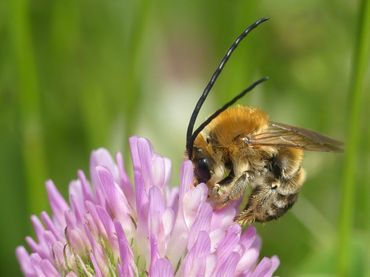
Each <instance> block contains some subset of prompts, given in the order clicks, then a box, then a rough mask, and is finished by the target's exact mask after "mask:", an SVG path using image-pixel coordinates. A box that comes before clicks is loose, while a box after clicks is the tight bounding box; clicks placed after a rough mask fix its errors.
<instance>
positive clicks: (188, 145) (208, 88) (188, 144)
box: [186, 18, 268, 159]
mask: <svg viewBox="0 0 370 277" xmlns="http://www.w3.org/2000/svg"><path fill="white" fill-rule="evenodd" d="M267 20H268V18H260V19H258V20H257V21H256V22H254V23H253V24H251V25H250V26H248V27H247V28H246V29H245V30H244V31H243V32H242V33H241V34H240V35H239V36H238V37H237V38H236V40H235V41H234V42H233V44H232V45H231V46H230V48H229V50H227V52H226V54H225V56H224V57H223V58H222V60H221V62H220V64H219V65H218V67H217V69H216V70H215V72H214V73H213V75H212V77H211V79H210V80H209V82H208V84H207V86H206V87H205V89H204V90H203V93H202V95H201V96H200V97H199V100H198V102H197V104H196V105H195V108H194V110H193V113H192V114H191V117H190V121H189V124H188V129H187V132H186V151H187V153H188V157H189V159H191V158H192V155H193V143H194V139H195V137H194V136H193V130H194V124H195V121H196V119H197V116H198V114H199V111H200V109H201V108H202V106H203V103H204V101H205V100H206V98H207V96H208V94H209V92H210V91H211V89H212V87H213V85H214V84H215V82H216V80H217V78H218V76H219V75H220V73H221V72H222V69H223V68H224V66H225V64H226V63H227V61H228V60H229V58H230V56H231V54H232V53H233V52H234V50H235V49H236V48H237V47H238V45H239V43H240V42H241V41H242V40H243V39H244V38H245V37H246V36H247V35H248V34H249V33H250V31H252V30H253V29H254V28H256V27H257V26H258V25H260V24H261V23H263V22H265V21H267ZM261 80H262V79H261ZM261 80H259V81H257V82H255V83H253V84H252V86H251V87H252V88H251V89H253V88H254V87H255V86H256V85H258V84H259V83H261ZM247 90H248V89H247ZM248 91H249V90H248ZM248 91H246V92H245V93H244V94H246V93H247V92H248ZM244 94H243V92H242V93H241V94H239V95H244ZM240 97H242V96H240ZM240 97H236V98H237V99H239V98H240ZM237 99H236V100H237ZM236 100H235V101H236ZM231 102H232V101H231ZM233 103H234V102H233ZM226 105H227V104H226ZM226 105H225V106H226ZM221 109H222V108H221ZM212 119H213V118H212ZM206 121H208V120H206ZM206 121H205V122H206ZM205 122H204V123H205ZM204 123H203V124H204ZM208 123H209V122H208ZM203 124H202V125H203ZM202 125H201V126H202ZM205 126H206V125H204V126H203V128H204V127H205ZM203 128H202V129H203ZM202 129H199V128H198V129H197V131H198V133H199V132H200V131H201V130H202Z"/></svg>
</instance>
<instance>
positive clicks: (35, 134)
mask: <svg viewBox="0 0 370 277" xmlns="http://www.w3.org/2000/svg"><path fill="white" fill-rule="evenodd" d="M9 2H10V3H11V5H10V11H11V13H10V16H9V20H10V22H9V23H10V24H9V26H10V30H11V32H10V33H11V34H12V35H13V37H12V38H13V45H14V54H15V57H16V64H17V74H18V79H17V82H18V84H19V85H18V87H17V90H18V95H17V96H18V112H19V113H20V129H21V136H22V138H21V143H22V145H21V149H22V154H23V159H24V165H25V171H26V179H27V180H26V182H27V188H26V190H27V202H28V203H27V204H28V209H29V211H28V212H31V213H39V212H40V211H41V210H43V209H45V208H46V194H45V189H44V186H43V183H44V181H45V179H46V167H45V160H44V144H43V139H42V124H41V115H40V90H39V86H38V78H37V73H36V65H35V59H34V58H35V57H34V55H33V53H34V52H33V48H32V42H31V32H30V29H29V26H30V23H29V20H28V5H27V4H28V3H27V1H26V0H14V1H9Z"/></svg>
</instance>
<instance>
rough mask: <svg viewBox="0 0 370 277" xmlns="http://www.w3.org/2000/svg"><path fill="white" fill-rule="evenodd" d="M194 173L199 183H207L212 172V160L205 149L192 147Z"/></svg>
mask: <svg viewBox="0 0 370 277" xmlns="http://www.w3.org/2000/svg"><path fill="white" fill-rule="evenodd" d="M192 161H193V164H194V175H195V178H196V179H197V181H198V182H199V183H207V181H208V180H209V179H211V177H212V174H213V167H214V161H213V159H212V158H211V156H209V155H207V153H206V151H204V150H203V149H201V148H194V154H193V159H192Z"/></svg>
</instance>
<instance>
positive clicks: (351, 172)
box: [337, 0, 370, 276]
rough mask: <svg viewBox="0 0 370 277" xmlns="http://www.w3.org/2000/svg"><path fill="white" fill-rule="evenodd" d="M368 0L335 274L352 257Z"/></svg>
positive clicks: (369, 31) (342, 272)
mask: <svg viewBox="0 0 370 277" xmlns="http://www.w3.org/2000/svg"><path fill="white" fill-rule="evenodd" d="M369 2H370V0H362V2H361V6H360V18H359V22H358V27H357V28H358V35H357V37H356V45H355V49H354V56H353V57H354V59H353V69H352V76H351V85H350V94H349V97H348V103H349V115H348V127H347V132H348V133H347V142H346V145H347V146H346V151H345V164H344V173H343V183H342V187H341V194H342V200H341V208H340V211H341V213H340V219H339V233H338V240H337V243H338V262H337V275H338V276H349V269H350V259H351V256H352V255H351V237H352V225H353V216H354V209H355V208H354V204H355V203H354V197H355V180H356V168H357V154H358V150H359V137H360V127H361V107H362V106H363V105H362V97H363V95H362V94H363V88H364V81H365V74H366V70H367V68H368V65H369V59H368V58H369V51H368V50H369V46H370V3H369Z"/></svg>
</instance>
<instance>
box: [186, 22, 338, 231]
mask: <svg viewBox="0 0 370 277" xmlns="http://www.w3.org/2000/svg"><path fill="white" fill-rule="evenodd" d="M266 20H267V18H261V19H259V20H257V21H256V22H254V23H253V24H252V25H250V26H248V27H247V28H246V29H245V30H244V31H243V32H242V33H241V34H240V35H239V37H238V38H237V39H236V40H235V41H234V42H233V44H232V45H231V47H230V48H229V49H228V51H227V53H226V55H225V56H224V57H223V59H222V60H221V62H220V64H219V66H218V68H217V69H216V71H215V72H214V73H213V75H212V77H211V79H210V81H209V82H208V84H207V86H206V88H205V89H204V91H203V94H202V95H201V97H200V98H199V100H198V102H197V104H196V106H195V108H194V111H193V113H192V115H191V118H190V121H189V125H188V129H187V137H186V152H187V155H188V157H189V159H190V160H191V161H192V162H193V165H194V176H195V182H196V183H201V182H204V183H206V184H207V186H208V188H209V199H210V201H211V202H212V203H213V205H214V206H215V207H216V208H221V207H223V206H225V205H227V204H228V203H230V202H231V201H234V200H237V199H239V198H241V197H242V196H243V195H244V192H245V190H246V189H247V188H250V189H251V194H250V196H249V199H248V202H247V204H246V207H245V208H244V210H243V211H242V212H241V213H240V214H239V215H238V216H237V217H236V218H235V220H236V222H238V223H239V224H241V225H244V224H248V223H252V222H255V221H257V222H266V221H269V220H272V219H276V218H278V217H280V216H282V215H283V214H284V213H285V212H286V211H287V210H288V209H289V208H291V207H292V206H293V204H294V203H295V202H296V200H297V196H298V193H299V191H300V189H301V187H302V185H303V182H304V179H305V171H304V169H303V168H302V159H303V152H304V151H322V152H339V151H341V150H342V143H341V142H339V141H336V140H334V139H331V138H328V137H326V136H323V135H321V134H319V133H316V132H314V131H310V130H307V129H303V128H299V127H293V126H290V125H287V124H282V123H278V122H274V121H270V120H269V118H268V115H267V114H266V113H265V112H263V111H261V110H259V109H257V108H252V107H243V106H235V107H231V106H232V105H233V104H234V103H235V102H236V101H237V100H238V99H240V98H241V97H243V96H244V95H245V94H247V93H248V92H249V91H251V90H252V89H253V88H254V87H256V86H257V85H259V84H260V83H262V82H264V81H266V80H267V77H263V78H261V79H259V80H257V81H256V82H254V83H253V84H252V85H250V86H249V87H248V88H246V89H245V90H243V91H242V92H241V93H239V94H238V95H236V96H235V97H234V98H233V99H231V100H230V101H229V102H227V103H226V104H225V105H224V106H223V107H221V108H220V109H218V110H217V111H216V112H214V113H213V114H212V115H211V116H210V117H209V118H208V119H206V120H205V121H204V122H203V123H202V124H200V126H199V127H198V128H197V129H196V130H195V131H194V124H195V121H196V118H197V116H198V113H199V111H200V109H201V107H202V105H203V103H204V101H205V99H206V98H207V96H208V94H209V92H210V91H211V89H212V87H213V85H214V83H215V81H216V80H217V78H218V76H219V74H220V73H221V71H222V69H223V68H224V66H225V64H226V63H227V61H228V59H229V58H230V56H231V54H232V53H233V51H234V50H235V49H236V47H237V46H238V44H239V43H240V42H241V41H242V40H243V39H244V38H245V37H246V36H247V35H248V34H249V33H250V32H251V31H252V30H253V29H254V28H256V27H257V26H258V25H260V24H261V23H263V22H265V21H266Z"/></svg>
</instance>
